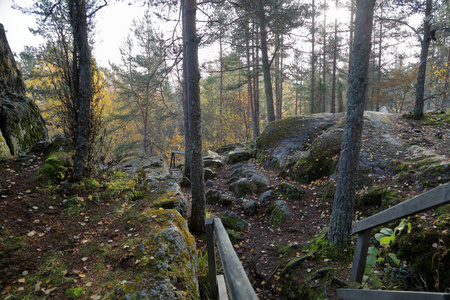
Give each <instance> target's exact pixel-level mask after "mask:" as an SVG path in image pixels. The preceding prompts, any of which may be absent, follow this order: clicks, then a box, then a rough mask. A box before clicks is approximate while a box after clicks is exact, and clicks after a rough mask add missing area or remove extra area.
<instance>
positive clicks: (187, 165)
mask: <svg viewBox="0 0 450 300" xmlns="http://www.w3.org/2000/svg"><path fill="white" fill-rule="evenodd" d="M184 1H185V0H182V1H181V4H180V5H181V10H182V19H183V20H182V21H183V22H182V27H183V32H182V38H183V41H185V40H186V39H185V36H186V30H185V24H184V22H185V19H186V16H185V12H184ZM182 97H183V99H182V100H183V116H184V170H183V178H185V179H187V178H190V177H191V158H192V151H191V139H190V132H191V129H190V126H189V105H188V97H187V68H186V43H183V95H182Z"/></svg>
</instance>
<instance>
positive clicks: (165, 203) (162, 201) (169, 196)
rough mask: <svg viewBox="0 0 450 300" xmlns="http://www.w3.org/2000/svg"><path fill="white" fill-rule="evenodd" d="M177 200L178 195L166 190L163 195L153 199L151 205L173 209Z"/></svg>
mask: <svg viewBox="0 0 450 300" xmlns="http://www.w3.org/2000/svg"><path fill="white" fill-rule="evenodd" d="M178 201H179V199H178V196H177V195H176V194H175V193H172V192H166V193H164V195H162V196H159V197H158V198H157V200H155V201H153V202H152V204H151V207H152V208H155V209H158V208H164V209H174V208H175V207H176V206H177V205H178Z"/></svg>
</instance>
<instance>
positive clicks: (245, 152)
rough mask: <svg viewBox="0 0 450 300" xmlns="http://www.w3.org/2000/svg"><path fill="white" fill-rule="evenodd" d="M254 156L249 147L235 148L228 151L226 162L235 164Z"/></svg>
mask: <svg viewBox="0 0 450 300" xmlns="http://www.w3.org/2000/svg"><path fill="white" fill-rule="evenodd" d="M253 157H254V152H253V151H251V150H249V149H243V148H237V149H235V150H232V151H230V152H228V155H227V163H229V164H235V163H238V162H243V161H247V160H249V159H250V158H253Z"/></svg>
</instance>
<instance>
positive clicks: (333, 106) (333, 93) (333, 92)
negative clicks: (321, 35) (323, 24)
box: [330, 0, 338, 113]
mask: <svg viewBox="0 0 450 300" xmlns="http://www.w3.org/2000/svg"><path fill="white" fill-rule="evenodd" d="M337 6H338V0H336V7H337ZM337 43H338V41H337V17H336V18H335V19H334V45H333V48H334V49H333V78H332V83H331V107H330V112H331V113H335V112H336V69H337V65H336V64H337V50H338V46H337Z"/></svg>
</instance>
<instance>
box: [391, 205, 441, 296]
mask: <svg viewBox="0 0 450 300" xmlns="http://www.w3.org/2000/svg"><path fill="white" fill-rule="evenodd" d="M448 207H449V206H448V205H446V206H442V207H441V208H439V209H438V210H437V213H436V215H437V216H438V218H437V220H435V221H433V222H432V223H431V222H430V220H428V221H427V222H424V221H423V220H421V219H420V218H417V219H416V220H412V222H411V223H412V231H411V233H409V234H406V233H403V234H402V235H401V236H400V237H399V238H396V243H395V244H394V247H395V249H396V250H398V258H400V259H401V260H405V261H406V262H407V263H408V264H409V265H410V266H411V267H412V268H413V270H414V271H415V272H416V273H417V274H420V277H421V278H422V279H423V281H424V282H425V283H426V287H427V289H428V290H430V291H435V292H445V291H448V290H449V289H450V268H449V267H448V266H450V256H449V255H448V253H447V247H448V245H450V231H449V230H448V228H449V225H450V209H448ZM419 226H420V227H419Z"/></svg>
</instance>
